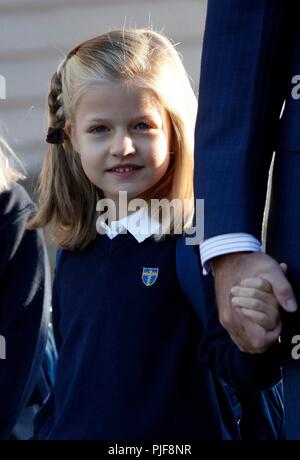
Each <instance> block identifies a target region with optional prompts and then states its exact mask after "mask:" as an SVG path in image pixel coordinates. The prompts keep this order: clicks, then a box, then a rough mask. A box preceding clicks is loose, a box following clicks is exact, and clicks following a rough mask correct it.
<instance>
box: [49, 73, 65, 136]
mask: <svg viewBox="0 0 300 460" xmlns="http://www.w3.org/2000/svg"><path fill="white" fill-rule="evenodd" d="M48 107H49V125H50V126H52V127H53V128H63V127H64V126H65V121H66V118H65V111H64V103H63V94H62V69H61V68H60V69H58V70H57V71H56V72H55V73H54V74H53V77H52V78H51V82H50V92H49V96H48Z"/></svg>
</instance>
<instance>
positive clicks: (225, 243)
mask: <svg viewBox="0 0 300 460" xmlns="http://www.w3.org/2000/svg"><path fill="white" fill-rule="evenodd" d="M260 251H261V243H260V242H259V241H258V240H257V239H256V238H255V237H254V236H252V235H249V233H226V234H224V235H218V236H214V237H212V238H208V239H207V240H205V241H203V242H202V243H200V258H201V263H202V267H203V274H204V275H207V274H208V273H209V270H210V268H211V263H210V262H211V260H212V259H213V258H214V257H217V256H221V255H223V254H231V253H233V252H260Z"/></svg>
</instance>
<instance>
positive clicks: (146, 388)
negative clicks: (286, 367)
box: [35, 234, 278, 440]
mask: <svg viewBox="0 0 300 460" xmlns="http://www.w3.org/2000/svg"><path fill="white" fill-rule="evenodd" d="M144 268H152V269H153V268H155V269H158V276H157V279H156V281H155V282H154V283H153V284H152V285H150V286H146V285H145V284H144V282H143V279H142V273H143V269H144ZM53 320H54V332H55V336H56V342H57V346H58V349H59V359H58V364H57V372H56V383H55V386H54V389H53V391H52V393H51V396H50V398H49V399H48V401H47V403H46V405H45V406H44V407H43V409H42V410H41V411H40V413H39V414H38V417H37V419H36V429H35V437H36V438H37V439H102V440H113V439H119V440H126V439H143V440H147V439H148V440H167V439H173V440H175V439H177V440H180V439H182V440H183V439H186V440H188V439H190V440H192V439H195V440H196V439H222V438H223V436H224V433H223V432H222V424H221V420H220V408H219V402H220V400H219V399H218V396H217V394H216V390H215V386H214V384H213V381H212V374H211V372H210V371H209V370H208V368H207V365H206V364H207V363H208V364H209V365H211V366H212V367H218V366H219V364H218V363H219V361H218V360H216V359H215V353H216V350H218V353H220V356H222V355H223V353H224V352H225V349H226V354H227V357H229V358H230V357H232V359H233V363H234V364H233V367H236V366H237V367H239V366H240V361H241V364H242V365H243V366H244V368H245V369H247V370H248V374H249V375H250V376H251V375H252V373H253V374H254V376H253V379H252V386H253V387H255V388H256V387H257V386H260V385H268V384H270V383H271V382H272V380H274V379H276V375H275V374H276V372H277V371H278V369H277V370H275V371H274V369H273V370H272V372H268V371H267V369H266V363H267V362H268V360H265V361H264V366H259V367H260V368H261V369H264V377H263V378H262V380H261V374H260V372H261V369H259V370H258V373H259V378H258V377H257V375H256V374H257V373H256V374H255V370H254V369H255V368H253V366H252V358H250V366H249V365H248V364H249V363H248V362H247V359H246V360H245V359H244V356H242V355H243V354H242V353H240V352H239V351H238V349H237V348H236V347H235V346H234V345H233V344H232V342H231V341H230V340H229V338H228V336H227V335H226V334H225V336H224V333H223V329H222V330H221V332H220V329H219V326H216V327H215V325H214V327H212V328H211V327H210V328H209V329H210V334H209V336H208V342H207V341H205V335H206V333H205V331H204V330H203V327H202V324H201V321H200V319H199V317H198V315H197V313H196V311H195V310H194V309H193V308H192V306H191V305H190V304H189V303H188V302H187V300H186V299H185V297H184V295H183V293H182V291H181V289H180V286H179V283H178V279H177V272H176V238H175V237H172V238H171V237H169V238H167V239H166V241H165V242H163V243H157V242H155V241H153V240H152V239H147V240H145V241H144V242H143V243H137V241H136V240H135V239H134V237H132V236H131V235H130V234H128V235H119V236H117V237H116V238H114V239H113V240H110V239H109V238H108V237H107V236H98V237H97V239H96V241H95V242H94V243H93V244H92V245H90V246H89V247H88V248H87V249H86V250H84V251H82V252H79V251H63V252H62V254H61V258H60V261H59V264H58V267H57V271H56V276H55V281H54V288H53ZM214 322H216V323H217V324H218V322H217V321H216V320H215V319H214ZM218 334H219V336H220V337H218ZM212 336H216V337H217V344H216V345H214V346H213V349H210V346H209V345H208V343H210V342H211V340H212ZM200 342H201V346H200V349H199V343H200ZM218 344H219V345H218ZM218 346H219V348H218ZM202 349H203V356H202V358H203V360H202V361H201V360H199V353H200V354H201V350H202ZM244 355H245V354H244ZM225 364H226V365H227V364H228V366H229V368H228V369H221V374H222V376H223V377H226V376H227V377H228V380H230V379H231V380H232V375H233V374H232V369H231V361H230V359H229V360H227V359H226V361H224V364H223V363H222V365H223V367H224V366H225ZM225 367H226V366H225ZM270 367H271V366H270ZM249 369H250V371H249ZM257 369H258V368H257ZM242 370H243V369H242ZM217 372H218V369H217ZM236 374H237V375H238V372H236ZM248 374H247V376H246V378H245V380H243V377H240V378H239V380H240V382H239V383H240V386H241V387H243V382H244V385H245V386H246V387H247V388H249V387H251V382H249V376H248ZM235 378H236V377H235V375H233V379H235ZM260 380H261V381H260Z"/></svg>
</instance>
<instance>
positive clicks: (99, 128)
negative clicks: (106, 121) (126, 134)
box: [90, 125, 108, 134]
mask: <svg viewBox="0 0 300 460" xmlns="http://www.w3.org/2000/svg"><path fill="white" fill-rule="evenodd" d="M107 131H108V128H107V126H104V125H101V126H95V128H93V129H91V131H90V132H91V133H93V134H102V133H106V132H107Z"/></svg>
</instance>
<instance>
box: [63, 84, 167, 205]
mask: <svg viewBox="0 0 300 460" xmlns="http://www.w3.org/2000/svg"><path fill="white" fill-rule="evenodd" d="M66 130H67V132H68V133H69V135H70V136H71V139H72V144H73V147H74V148H75V150H76V151H77V152H78V153H79V155H80V158H81V163H82V167H83V169H84V172H85V174H86V175H87V177H88V178H89V180H90V181H91V182H92V183H93V184H95V185H96V186H97V187H99V188H100V189H101V190H102V191H103V193H104V195H105V197H106V198H112V199H113V200H115V201H116V199H117V198H118V192H119V191H127V193H128V198H135V197H138V196H139V195H140V194H142V193H143V192H145V191H146V190H148V189H149V188H150V187H152V186H153V185H155V184H156V183H157V182H158V181H159V180H160V179H161V178H162V177H163V176H164V174H165V173H166V171H167V169H168V166H169V162H170V150H171V147H172V146H171V132H172V131H171V122H170V119H169V115H168V114H167V112H166V110H165V109H164V108H162V107H161V106H160V105H159V104H158V102H157V101H156V100H155V98H154V96H153V95H151V93H150V92H148V91H145V90H143V89H141V88H138V87H136V86H134V85H131V86H129V85H128V86H127V85H126V83H95V84H93V85H91V86H90V87H89V88H88V89H87V91H86V92H85V93H84V95H82V97H81V98H80V99H79V103H78V105H77V110H76V114H75V119H74V123H73V124H71V123H67V124H66Z"/></svg>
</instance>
